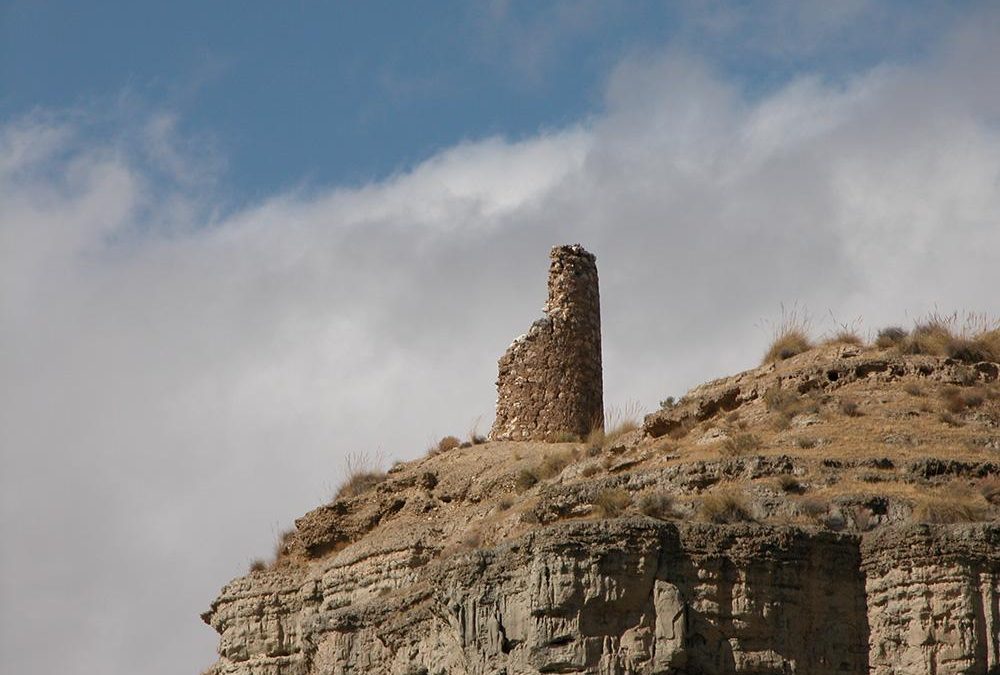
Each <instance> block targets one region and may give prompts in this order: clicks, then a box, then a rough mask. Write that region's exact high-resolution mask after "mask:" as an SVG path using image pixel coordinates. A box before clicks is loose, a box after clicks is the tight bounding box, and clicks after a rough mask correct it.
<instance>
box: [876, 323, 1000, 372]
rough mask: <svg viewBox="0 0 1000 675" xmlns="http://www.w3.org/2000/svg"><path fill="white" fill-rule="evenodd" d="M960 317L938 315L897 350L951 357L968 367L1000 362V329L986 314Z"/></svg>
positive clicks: (918, 325) (914, 332) (918, 329)
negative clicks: (962, 318)
mask: <svg viewBox="0 0 1000 675" xmlns="http://www.w3.org/2000/svg"><path fill="white" fill-rule="evenodd" d="M958 326H959V315H958V313H953V314H949V315H940V314H938V313H937V312H935V313H933V314H931V315H930V316H928V317H927V318H926V319H925V320H924V321H922V322H921V323H919V324H917V326H916V327H915V328H914V329H913V332H911V333H910V334H909V335H907V336H906V337H905V338H904V339H903V340H901V341H900V342H899V343H897V344H896V345H894V346H896V347H897V348H898V349H899V351H900V352H902V353H904V354H928V355H931V356H947V357H950V358H953V359H956V360H958V361H964V362H966V363H978V362H980V361H994V362H995V361H1000V326H998V322H997V320H996V319H993V318H991V317H989V316H987V315H985V314H974V313H970V314H966V315H965V317H964V321H963V323H962V326H961V327H958Z"/></svg>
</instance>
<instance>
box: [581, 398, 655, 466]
mask: <svg viewBox="0 0 1000 675" xmlns="http://www.w3.org/2000/svg"><path fill="white" fill-rule="evenodd" d="M641 418H642V408H641V407H640V406H639V404H638V403H637V402H632V403H629V404H628V405H626V406H625V407H623V408H611V409H609V410H608V412H607V413H605V415H604V423H603V424H598V425H595V426H594V427H593V428H592V429H591V430H590V433H589V434H587V439H586V444H587V447H588V448H589V450H590V454H591V455H595V454H597V453H598V452H600V451H601V450H603V449H606V448H609V447H611V446H612V445H613V444H614V443H615V441H617V440H618V439H619V438H621V437H622V436H624V435H625V434H627V433H629V432H632V431H635V430H636V429H638V428H639V426H640V423H639V420H640V419H641Z"/></svg>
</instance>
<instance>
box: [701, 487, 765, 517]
mask: <svg viewBox="0 0 1000 675" xmlns="http://www.w3.org/2000/svg"><path fill="white" fill-rule="evenodd" d="M699 513H700V515H701V517H702V518H703V519H705V520H707V521H708V522H710V523H738V522H744V521H751V520H753V516H752V514H751V512H750V506H749V504H748V503H747V500H746V497H745V496H744V495H743V493H742V492H740V491H737V490H735V489H732V488H719V489H717V490H715V491H713V492H710V493H708V494H706V495H705V496H704V497H702V498H701V509H700V511H699Z"/></svg>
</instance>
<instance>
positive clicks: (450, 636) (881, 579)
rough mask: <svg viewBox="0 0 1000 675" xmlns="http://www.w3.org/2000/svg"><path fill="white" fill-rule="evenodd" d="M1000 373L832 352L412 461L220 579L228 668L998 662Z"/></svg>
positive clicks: (966, 665)
mask: <svg viewBox="0 0 1000 675" xmlns="http://www.w3.org/2000/svg"><path fill="white" fill-rule="evenodd" d="M998 373H1000V367H998V366H997V365H996V364H994V363H989V362H981V363H963V362H960V361H956V360H953V359H949V358H943V357H935V356H926V355H918V356H907V355H900V354H898V353H896V352H895V351H892V350H879V349H876V348H873V347H860V346H855V345H833V346H828V347H823V348H820V349H815V350H812V351H809V352H806V353H804V354H801V355H798V356H794V357H792V358H789V359H787V360H784V361H780V362H778V363H774V364H769V365H766V366H762V367H760V368H757V369H754V370H751V371H748V372H746V373H741V374H739V375H736V376H733V377H729V378H724V379H721V380H717V381H714V382H710V383H707V384H705V385H702V386H701V387H698V388H696V389H694V390H692V391H691V392H689V394H688V395H687V396H685V397H684V398H682V399H681V400H680V401H678V402H676V403H670V402H668V405H667V406H666V407H664V408H663V409H662V410H660V411H657V412H655V413H653V414H651V415H649V416H647V418H646V419H645V420H644V421H643V422H642V423H641V424H639V425H638V426H636V427H635V428H630V425H619V427H618V428H609V429H608V431H607V433H605V434H600V433H596V434H593V435H591V437H590V438H588V439H572V440H570V442H566V443H545V442H534V441H533V442H510V441H496V442H488V443H477V444H465V447H454V448H450V449H446V450H444V451H441V452H433V453H430V454H429V455H428V456H426V457H424V458H422V459H419V460H416V461H413V462H409V463H405V464H401V465H397V466H396V467H394V468H393V469H392V470H390V471H389V472H388V473H387V474H386V475H385V476H381V477H378V478H379V480H372V481H371V485H370V487H368V489H358V490H356V491H354V490H351V491H346V492H345V496H343V497H341V498H339V499H337V500H335V501H333V502H331V503H329V504H325V505H322V506H320V507H318V508H317V509H315V510H313V511H312V512H310V513H308V514H306V515H304V516H303V517H302V518H300V519H299V520H298V521H297V522H296V529H295V531H294V532H292V533H290V534H289V535H288V537H287V538H286V539H285V541H284V543H283V548H282V550H281V552H280V554H279V556H278V558H277V559H276V560H275V561H274V562H272V563H270V564H269V565H267V566H266V567H265V568H264V569H259V570H257V571H254V572H251V573H250V574H248V575H246V576H243V577H240V578H238V579H235V580H234V581H232V582H231V583H229V584H228V585H227V586H226V587H225V588H223V590H222V592H221V593H220V595H219V597H218V598H217V599H216V600H215V601H214V602H213V603H212V605H211V608H210V609H209V610H208V611H207V612H206V613H205V614H204V616H203V618H204V619H205V621H206V622H207V623H208V624H209V625H211V626H212V627H213V628H214V629H215V630H216V631H218V633H219V635H220V645H219V660H218V661H217V662H216V663H215V664H214V665H213V666H212V667H211V668H210V670H209V672H210V673H212V674H213V675H222V674H223V673H226V674H234V675H235V674H240V675H251V674H253V675H279V674H280V675H288V674H303V675H306V674H309V675H314V674H317V675H318V674H320V673H322V674H339V673H345V674H346V673H393V674H399V675H403V674H409V675H416V674H418V673H424V674H427V675H430V674H437V673H462V674H472V673H507V674H508V675H514V674H522V673H524V674H527V673H607V674H612V673H615V674H625V673H705V674H709V673H758V674H759V673H808V674H811V675H822V674H823V673H838V674H843V673H848V674H852V673H857V674H859V675H860V674H862V673H878V674H885V675H888V674H890V673H893V674H898V675H904V674H905V675H910V674H914V675H915V674H918V673H919V674H923V673H928V674H931V673H933V674H935V675H942V674H945V673H948V674H950V673H956V674H957V673H970V674H972V673H980V674H987V673H997V672H1000V520H998V515H1000V507H998V502H1000V488H998V477H1000V429H998V424H1000V385H998V383H997V378H998ZM477 440H481V439H477ZM444 447H445V446H444V445H443V446H442V448H444ZM352 493H353V494H352ZM348 494H350V495H351V496H347V495H348Z"/></svg>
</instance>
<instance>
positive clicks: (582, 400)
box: [490, 244, 604, 441]
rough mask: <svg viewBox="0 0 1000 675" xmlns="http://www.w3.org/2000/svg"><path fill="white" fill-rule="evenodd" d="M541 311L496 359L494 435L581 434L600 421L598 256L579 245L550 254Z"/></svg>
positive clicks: (519, 438)
mask: <svg viewBox="0 0 1000 675" xmlns="http://www.w3.org/2000/svg"><path fill="white" fill-rule="evenodd" d="M549 257H550V258H551V259H552V263H551V265H550V266H549V298H548V300H547V301H546V303H545V307H544V310H543V311H544V313H545V316H544V317H542V318H541V319H539V320H538V321H535V323H533V324H532V325H531V328H530V330H528V332H527V333H526V334H524V335H522V336H521V337H519V338H517V339H516V340H514V342H513V343H512V344H511V345H510V347H508V348H507V351H506V353H504V355H503V356H502V357H501V358H500V361H499V364H498V365H499V375H498V377H497V414H496V421H495V422H494V423H493V429H492V430H491V431H490V438H491V439H493V440H512V441H528V440H541V441H553V440H558V439H560V438H561V437H565V436H567V435H575V436H579V437H581V438H582V437H585V436H586V435H587V434H588V433H589V432H590V430H591V429H593V428H594V427H596V426H603V424H604V384H603V376H602V371H601V301H600V294H599V292H598V285H597V259H596V258H595V257H594V255H593V254H592V253H588V252H587V251H585V250H584V249H583V247H582V246H580V245H579V244H574V245H572V246H555V247H553V249H552V252H551V253H550V254H549Z"/></svg>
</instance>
